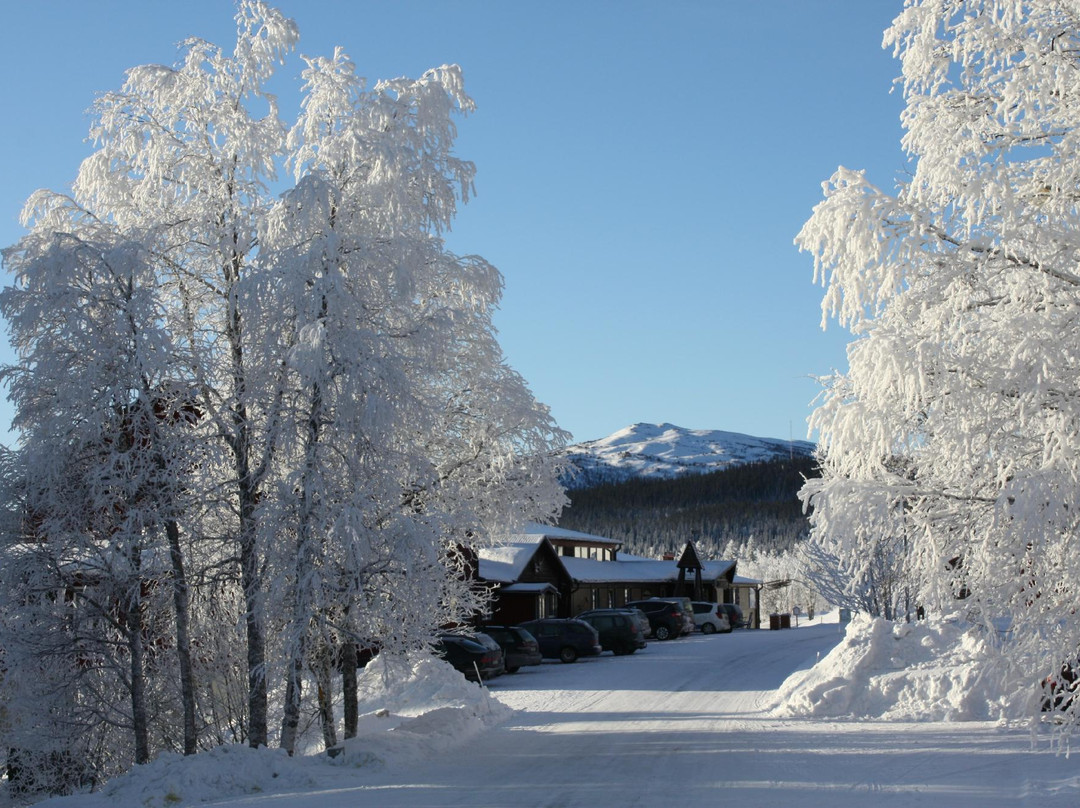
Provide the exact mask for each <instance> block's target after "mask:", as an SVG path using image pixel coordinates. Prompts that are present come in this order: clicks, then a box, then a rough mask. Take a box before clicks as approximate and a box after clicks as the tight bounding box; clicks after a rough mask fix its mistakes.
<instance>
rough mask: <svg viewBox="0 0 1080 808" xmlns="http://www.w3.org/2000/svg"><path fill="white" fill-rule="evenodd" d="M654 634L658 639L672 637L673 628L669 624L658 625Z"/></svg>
mask: <svg viewBox="0 0 1080 808" xmlns="http://www.w3.org/2000/svg"><path fill="white" fill-rule="evenodd" d="M653 634H654V635H655V636H656V639H658V640H661V641H663V640H666V639H669V638H670V637H671V630H670V629H669V628H668V627H667V626H657V627H656V631H654V632H653Z"/></svg>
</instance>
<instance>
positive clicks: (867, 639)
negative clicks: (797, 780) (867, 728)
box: [771, 615, 1008, 721]
mask: <svg viewBox="0 0 1080 808" xmlns="http://www.w3.org/2000/svg"><path fill="white" fill-rule="evenodd" d="M986 650H987V649H986V639H985V637H984V635H982V634H981V633H980V632H979V631H978V630H977V629H974V628H972V627H970V626H964V625H960V624H957V623H952V622H941V623H936V624H935V623H918V624H914V625H913V624H907V623H895V624H894V623H891V622H889V621H886V620H882V619H880V618H870V617H866V616H862V615H858V616H856V617H855V618H854V619H853V620H852V621H851V623H850V624H848V627H847V633H846V635H845V638H844V639H843V640H842V641H841V642H840V644H839V645H837V646H836V647H835V648H834V649H833V650H832V651H831V652H830V653H829V654H828V655H827V656H826V657H825V658H824V659H822V660H820V661H819V662H818V663H817V664H816V665H814V666H813V667H812V668H810V669H809V670H805V671H799V672H797V673H795V674H793V675H792V676H790V677H789V678H788V679H787V681H785V682H784V684H783V685H782V686H781V687H780V690H779V691H778V692H777V700H776V702H775V704H774V706H773V707H772V710H771V712H772V714H773V715H776V716H780V717H785V716H814V717H828V718H840V717H856V718H883V719H891V720H900V721H977V720H995V719H1000V718H1002V717H1003V715H1002V710H1003V707H1002V705H1003V704H1005V703H1006V702H1007V701H1008V699H1007V698H1005V694H1004V693H1002V692H1001V690H1000V686H999V684H998V682H997V681H995V677H989V676H984V675H982V673H981V672H982V671H983V670H984V668H983V665H984V664H985V659H986V656H985V652H986Z"/></svg>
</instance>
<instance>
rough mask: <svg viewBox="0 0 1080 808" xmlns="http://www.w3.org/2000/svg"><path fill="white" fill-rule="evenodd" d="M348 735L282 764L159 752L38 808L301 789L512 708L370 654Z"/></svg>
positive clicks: (449, 743) (430, 662)
mask: <svg viewBox="0 0 1080 808" xmlns="http://www.w3.org/2000/svg"><path fill="white" fill-rule="evenodd" d="M359 690H360V693H359V699H360V721H359V727H358V731H357V737H356V738H352V739H350V740H349V741H347V742H345V743H344V744H343V745H342V747H341V751H340V754H338V755H337V756H335V757H333V758H330V757H328V756H327V755H325V754H324V753H321V752H318V753H313V754H311V755H308V756H297V757H293V758H290V757H289V756H288V755H286V754H285V752H283V751H282V750H280V749H265V748H263V749H251V748H249V747H247V746H221V747H218V748H216V749H212V750H209V751H207V752H202V753H200V754H198V755H195V756H193V757H188V758H185V757H183V756H182V755H175V754H164V755H161V756H159V757H158V758H157V759H156V760H155V761H153V762H152V763H149V764H147V765H145V766H139V767H137V768H135V769H133V770H132V771H130V772H128V773H127V774H125V775H123V776H122V777H117V778H116V779H114V780H112V781H110V782H108V783H106V784H105V785H104V786H103V787H102V788H101V790H100V791H98V792H97V793H95V794H77V795H74V796H71V797H60V798H54V799H52V800H47V801H45V802H43V803H39V804H38V805H39V806H43V807H44V806H48V808H76V806H77V808H106V806H107V807H108V808H115V806H117V805H139V806H145V808H181V807H182V806H185V805H197V804H198V803H201V802H207V801H210V800H219V799H223V798H226V797H231V796H239V795H244V794H258V793H265V792H271V791H272V792H292V791H306V790H311V789H312V788H314V787H315V786H316V785H320V784H321V785H325V784H326V781H327V779H328V778H330V777H333V776H334V774H335V773H342V772H344V770H345V769H356V768H369V769H378V770H383V769H391V768H396V767H398V766H404V765H407V764H408V763H409V762H410V761H413V760H417V759H422V758H427V757H430V756H431V755H432V754H433V753H436V752H439V751H442V750H445V749H449V748H451V747H453V746H456V745H457V744H459V743H462V742H463V741H465V740H468V739H469V738H472V737H474V736H475V735H476V734H477V733H479V732H481V731H482V730H483V729H485V728H486V727H489V726H492V725H494V724H498V723H501V722H502V721H504V720H506V719H507V718H509V717H510V716H511V715H512V714H513V710H511V709H510V708H509V707H507V706H506V705H505V704H503V703H502V702H500V701H498V700H497V699H495V698H493V697H492V696H491V695H490V693H489V692H488V690H487V689H486V688H482V687H479V686H478V685H475V684H473V683H471V682H468V681H466V680H465V678H464V677H463V676H462V675H461V674H460V673H458V672H457V671H456V670H454V669H453V668H452V667H450V665H448V664H447V663H446V662H443V661H442V660H439V659H435V658H434V657H432V656H430V655H428V654H418V655H416V656H412V657H409V658H408V659H404V660H402V659H399V660H390V659H383V658H382V657H376V659H375V660H373V661H372V662H371V664H369V665H368V666H367V667H366V668H365V669H364V670H363V671H362V672H361V676H360V681H359Z"/></svg>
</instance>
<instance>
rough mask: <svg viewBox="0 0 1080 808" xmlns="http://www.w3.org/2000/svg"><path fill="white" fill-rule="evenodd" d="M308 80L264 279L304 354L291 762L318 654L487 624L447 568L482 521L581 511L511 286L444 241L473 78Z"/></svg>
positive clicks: (293, 450)
mask: <svg viewBox="0 0 1080 808" xmlns="http://www.w3.org/2000/svg"><path fill="white" fill-rule="evenodd" d="M304 75H305V79H306V81H307V85H306V90H307V93H306V96H305V100H304V105H303V111H302V114H301V116H300V119H299V121H298V122H297V125H296V126H295V127H294V129H293V131H292V133H291V135H290V139H289V145H290V153H291V156H290V167H291V168H292V170H293V171H294V173H295V176H296V179H297V184H296V186H295V188H293V189H292V190H290V191H289V192H287V193H286V194H285V195H284V196H283V197H282V200H281V202H280V203H279V204H278V205H277V206H276V207H275V209H274V211H273V212H272V214H271V216H270V217H269V218H268V226H267V229H266V232H265V233H264V235H263V237H262V250H263V257H264V265H265V267H264V268H265V277H263V276H262V275H260V276H259V277H260V281H261V282H262V283H264V284H265V288H267V289H274V290H276V292H275V293H274V294H265V293H263V294H260V296H259V297H260V299H261V300H262V301H263V302H264V303H265V302H270V303H272V304H273V305H274V306H275V308H276V310H278V311H284V312H286V313H287V316H285V317H276V318H275V317H273V316H268V317H267V318H265V322H267V323H270V324H276V325H277V327H278V331H277V333H276V334H275V335H273V336H270V335H268V338H267V339H265V340H262V343H263V344H267V345H279V344H280V345H284V346H286V352H285V357H286V360H285V361H286V365H287V367H288V368H289V371H290V374H289V382H290V384H289V386H288V387H287V395H286V399H285V404H286V406H285V407H284V408H283V411H282V439H281V443H280V447H279V452H280V454H281V456H282V457H285V456H288V457H290V458H291V460H290V461H288V463H286V464H285V465H284V466H283V470H284V471H285V474H284V476H283V477H282V483H283V485H282V488H281V496H279V497H277V498H275V499H274V501H273V503H272V504H271V505H270V506H269V510H273V509H276V508H280V509H282V511H281V512H280V513H279V514H278V515H276V516H275V517H274V518H273V519H272V520H271V521H272V522H273V523H274V524H277V525H279V526H286V525H287V526H289V527H288V529H287V530H286V534H287V535H288V536H289V537H292V540H293V541H295V550H294V552H293V553H291V554H290V557H292V558H293V559H294V560H295V567H294V569H293V570H292V571H291V575H289V576H286V580H290V581H291V584H292V589H291V592H290V595H289V599H290V600H291V602H292V604H293V609H294V610H295V612H294V618H293V621H292V629H293V631H294V632H295V633H294V634H293V635H292V636H291V639H290V647H291V649H292V651H291V654H290V655H291V657H292V658H293V661H292V663H291V664H290V665H289V666H288V670H289V672H290V673H289V675H288V677H287V687H286V690H287V698H286V711H285V719H284V723H283V731H282V746H284V747H285V748H287V749H289V750H290V751H292V749H293V744H294V742H295V730H296V726H297V723H298V718H299V716H298V710H299V700H300V696H301V681H300V678H301V677H300V672H301V670H302V668H303V667H304V664H305V660H306V661H307V664H309V665H311V667H312V669H313V670H316V671H317V670H325V669H326V667H327V666H326V664H325V660H326V658H327V656H328V652H327V649H331V648H335V647H350V646H354V645H355V643H356V642H358V641H362V642H364V643H365V644H367V643H375V644H377V645H379V646H381V647H384V648H386V649H388V650H389V649H393V648H395V647H397V648H398V649H403V648H408V647H410V646H412V647H416V646H418V645H420V644H422V643H424V642H426V640H427V639H428V638H429V637H430V635H431V633H432V631H433V630H435V629H436V628H437V627H438V626H439V625H440V624H445V623H447V622H453V621H461V620H463V619H467V618H468V616H469V614H470V613H471V612H474V611H476V610H477V609H478V608H479V607H480V606H481V605H482V604H479V603H476V602H475V599H472V600H470V599H469V598H467V597H458V598H453V597H446V592H445V589H446V586H447V585H452V582H454V581H457V580H458V577H459V576H458V575H457V574H456V573H457V572H458V571H457V570H452V569H449V570H448V569H447V567H446V565H445V564H443V563H440V559H442V560H443V561H447V560H449V559H452V558H454V557H455V555H454V553H453V552H451V551H450V546H451V544H452V543H453V542H455V541H457V542H461V543H468V542H470V541H472V542H476V541H482V540H483V537H484V536H486V535H490V534H491V532H492V531H493V530H494V529H495V528H496V525H495V524H494V519H491V518H489V519H488V520H487V521H486V523H481V521H479V520H478V518H477V512H478V511H479V510H481V509H485V508H486V509H488V510H490V511H497V512H498V516H497V517H496V518H497V519H498V521H499V522H500V523H501V524H505V523H506V521H507V520H512V519H517V518H520V515H521V514H531V516H529V517H527V518H550V517H551V516H553V515H554V513H555V510H556V509H557V508H558V506H559V505H560V504H561V502H562V494H561V491H560V490H558V488H557V485H556V484H555V480H556V479H557V476H558V467H557V465H556V464H555V463H554V462H553V461H551V460H550V459H549V458H550V449H551V446H552V445H553V443H554V442H555V441H556V440H558V439H561V437H562V434H561V432H560V431H559V430H558V429H557V428H556V427H555V426H554V424H553V423H552V422H551V419H550V417H549V415H548V413H547V411H546V409H545V408H543V407H541V406H540V405H539V404H537V402H536V401H535V400H534V399H533V398H532V396H531V394H529V393H528V391H527V389H526V388H525V387H524V384H522V383H521V381H520V379H519V378H518V377H516V375H514V374H513V373H512V371H510V370H509V369H508V368H506V367H505V366H504V364H503V362H502V355H501V351H500V350H499V348H498V343H497V341H496V340H495V338H494V330H493V328H492V325H491V315H492V311H493V309H494V306H495V305H496V303H497V301H498V299H499V295H500V293H501V276H500V275H499V273H498V272H497V271H496V270H495V269H494V268H493V267H491V266H490V265H489V264H487V263H486V262H484V261H483V260H482V259H478V258H476V257H467V258H462V257H459V256H455V255H453V254H452V253H450V252H448V251H447V250H446V249H445V246H444V244H443V241H442V232H443V231H444V230H445V229H446V228H448V227H449V226H450V223H451V221H452V219H453V216H454V214H455V211H456V206H457V201H458V199H462V200H465V199H467V198H468V194H469V193H470V192H471V187H472V177H473V172H474V169H473V166H472V164H471V163H467V162H465V161H462V160H460V159H459V158H457V157H455V156H454V154H453V153H452V150H451V149H452V145H453V141H454V133H455V127H454V120H453V117H454V116H455V115H456V114H464V113H467V112H468V111H471V110H472V108H473V103H472V100H471V99H470V98H469V97H468V96H467V95H466V94H465V92H464V89H463V85H462V78H461V72H460V69H459V68H457V67H456V66H444V67H442V68H439V69H437V70H431V71H428V72H427V73H426V74H425V75H424V76H422V77H421V78H420V79H418V80H415V81H414V80H408V79H398V80H394V81H384V82H379V83H378V84H376V85H375V87H374V88H372V89H370V90H369V89H367V87H366V85H365V83H364V81H363V80H362V79H361V78H360V77H359V76H357V74H356V72H355V67H354V65H353V64H352V63H351V62H350V61H349V60H348V58H347V57H346V56H345V54H344V52H343V51H341V50H340V49H339V50H338V51H337V52H336V53H335V54H334V56H333V57H332V58H327V59H321V58H320V59H309V60H308V69H307V71H305V74H304ZM269 314H270V313H269V312H268V315H269ZM263 364H264V366H265V367H272V363H271V362H265V363H263ZM474 389H475V390H477V391H480V392H479V394H476V393H473V392H472V391H473V390H474ZM473 399H476V400H477V402H472V400H473ZM470 402H472V403H470ZM480 402H483V403H480ZM486 402H491V404H487V405H486V406H485V404H486ZM481 407H483V409H481ZM507 437H509V438H510V440H509V441H507V440H505V439H504V438H507ZM343 446H344V447H352V450H351V451H349V452H343V451H342V450H341V447H343ZM514 464H516V467H518V468H520V469H524V468H527V467H535V468H536V469H538V470H543V473H542V474H535V475H534V476H533V477H531V478H528V479H527V480H526V478H525V476H524V475H521V474H519V475H517V476H514V475H513V474H508V473H507V470H506V469H505V468H503V467H508V466H514ZM477 466H479V467H482V473H480V474H479V475H478V474H477V471H476V467H477ZM519 497H520V504H519ZM489 516H491V514H489ZM286 541H288V539H286ZM448 574H449V575H448ZM454 603H456V604H457V607H456V608H453V607H452V606H451V604H454ZM405 609H408V610H409V611H410V613H411V614H413V615H416V616H419V617H420V619H418V620H410V619H408V618H406V616H405V615H404V613H403V610H405ZM391 624H392V625H393V626H394V632H393V633H392V634H390V635H388V634H387V633H386V631H385V627H386V626H389V625H391ZM316 678H318V677H316ZM330 687H331V685H330V682H329V681H325V680H320V681H318V687H317V688H316V692H317V693H318V694H320V696H321V697H323V698H328V693H329V690H330ZM345 695H346V704H349V703H350V702H354V701H355V697H356V694H355V692H351V693H348V692H347V693H346V694H345ZM321 712H322V713H323V714H328V713H329V709H328V705H323V707H322V710H321ZM351 731H355V727H352V728H350V727H346V735H348V734H350V732H351ZM335 739H336V734H335V733H334V732H333V731H332V729H326V728H325V727H324V740H325V742H326V743H327V744H328V745H331V744H332V743H333V742H335Z"/></svg>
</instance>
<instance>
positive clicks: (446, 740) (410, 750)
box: [334, 654, 513, 768]
mask: <svg viewBox="0 0 1080 808" xmlns="http://www.w3.org/2000/svg"><path fill="white" fill-rule="evenodd" d="M359 689H360V696H359V698H360V713H361V716H360V726H359V728H358V731H357V737H355V738H352V739H350V740H348V741H346V742H345V744H344V748H343V752H342V754H341V755H340V756H338V757H337V758H335V759H334V761H335V763H337V764H338V765H345V766H364V767H370V766H375V767H379V768H383V767H387V766H393V765H397V764H402V763H408V762H409V761H410V760H414V759H416V758H417V757H418V756H422V757H429V756H431V755H432V754H433V753H435V752H440V751H442V750H444V749H448V748H450V747H452V746H456V745H457V744H459V743H461V742H462V741H465V740H468V739H469V738H472V737H473V736H475V735H476V734H477V733H479V732H480V731H481V730H483V729H484V728H486V727H489V726H493V725H494V724H498V723H501V722H502V721H505V720H506V719H507V718H509V717H510V716H511V715H512V714H513V710H511V709H510V708H509V707H507V706H506V705H505V704H503V703H502V702H501V701H499V700H498V699H496V698H493V697H492V696H491V694H490V693H489V692H488V690H487V688H482V687H478V686H477V685H475V684H473V683H472V682H469V681H466V679H465V677H463V676H462V675H461V674H460V673H458V672H457V671H456V670H454V669H453V668H452V667H450V665H448V664H447V663H446V662H443V661H442V660H439V659H436V658H435V657H433V656H431V655H429V654H419V655H416V656H415V657H410V658H409V659H408V660H407V661H406V662H404V663H403V661H402V660H396V661H395V660H391V659H389V658H388V659H386V660H384V659H383V657H381V656H379V657H376V658H375V659H374V660H372V662H371V663H370V664H369V665H368V666H367V668H365V669H364V676H363V678H362V679H361V681H360V683H359ZM365 711H366V714H365ZM388 730H392V732H389V731H388Z"/></svg>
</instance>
